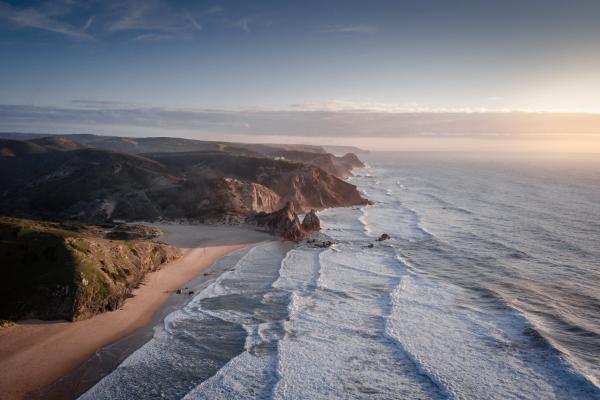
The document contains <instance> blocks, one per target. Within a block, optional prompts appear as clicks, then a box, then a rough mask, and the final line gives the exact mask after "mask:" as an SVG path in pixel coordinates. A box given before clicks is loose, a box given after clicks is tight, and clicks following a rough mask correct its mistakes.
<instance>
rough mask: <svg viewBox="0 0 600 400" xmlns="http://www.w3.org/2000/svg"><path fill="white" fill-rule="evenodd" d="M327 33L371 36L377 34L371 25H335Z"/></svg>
mask: <svg viewBox="0 0 600 400" xmlns="http://www.w3.org/2000/svg"><path fill="white" fill-rule="evenodd" d="M327 31H328V32H331V33H355V34H363V35H372V34H374V33H376V32H377V28H376V27H374V26H372V25H363V24H358V25H336V26H333V27H330V28H329V29H328V30H327Z"/></svg>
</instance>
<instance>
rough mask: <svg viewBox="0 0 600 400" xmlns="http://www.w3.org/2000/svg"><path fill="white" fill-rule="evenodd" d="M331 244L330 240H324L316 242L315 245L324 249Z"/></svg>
mask: <svg viewBox="0 0 600 400" xmlns="http://www.w3.org/2000/svg"><path fill="white" fill-rule="evenodd" d="M331 245H333V242H332V241H331V240H325V241H324V242H321V243H318V244H316V245H315V247H321V248H324V249H326V248H328V247H331Z"/></svg>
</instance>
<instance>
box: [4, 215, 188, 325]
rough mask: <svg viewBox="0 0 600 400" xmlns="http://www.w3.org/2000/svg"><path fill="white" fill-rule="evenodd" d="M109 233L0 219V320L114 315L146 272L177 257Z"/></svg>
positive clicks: (160, 246)
mask: <svg viewBox="0 0 600 400" xmlns="http://www.w3.org/2000/svg"><path fill="white" fill-rule="evenodd" d="M71 229H73V230H71ZM138 229H139V228H138ZM107 233H108V232H107V231H106V228H105V229H103V228H102V227H98V226H85V225H73V226H70V225H67V224H55V223H47V222H39V221H31V220H24V219H16V218H8V217H0V260H2V263H0V273H1V274H2V279H0V319H7V320H16V319H25V318H39V319H68V320H79V319H85V318H88V317H90V316H92V315H94V314H97V313H99V312H102V311H106V310H114V309H116V308H118V307H120V305H121V304H122V303H123V301H124V300H125V299H126V298H127V296H128V295H129V293H130V292H131V290H132V289H133V288H134V287H135V286H137V285H138V284H139V282H140V281H141V280H142V279H143V277H144V275H145V273H146V272H148V271H153V270H156V269H157V268H159V267H160V265H161V264H163V263H165V262H168V261H170V260H172V259H174V258H176V257H177V256H178V251H177V249H174V248H172V247H170V246H167V245H164V244H159V243H154V242H150V241H143V240H109V239H106V238H105V237H106V236H107Z"/></svg>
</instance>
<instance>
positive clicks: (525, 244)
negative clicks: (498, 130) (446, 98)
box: [82, 154, 600, 400]
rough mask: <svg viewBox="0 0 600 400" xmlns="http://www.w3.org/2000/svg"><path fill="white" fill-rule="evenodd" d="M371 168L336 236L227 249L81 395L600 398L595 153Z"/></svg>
mask: <svg viewBox="0 0 600 400" xmlns="http://www.w3.org/2000/svg"><path fill="white" fill-rule="evenodd" d="M368 162H369V166H367V167H366V168H363V169H360V170H356V171H355V176H354V177H352V178H351V179H350V181H351V182H352V183H353V184H355V185H357V186H358V188H359V189H360V190H361V191H363V193H364V194H365V196H366V197H368V198H369V199H371V200H372V201H373V202H374V204H373V205H370V206H362V207H349V208H337V209H329V210H325V211H321V212H320V213H319V217H320V218H321V221H322V226H323V232H322V234H323V235H324V237H327V238H330V239H332V240H333V241H334V242H335V244H334V245H333V246H331V247H330V248H326V249H323V248H318V247H313V246H311V245H310V244H301V245H299V246H292V245H290V244H286V243H282V242H267V243H262V244H259V245H258V246H256V247H254V248H252V249H251V250H241V251H238V252H235V253H233V254H231V255H229V256H227V257H225V258H223V259H221V260H220V261H218V262H217V265H215V267H214V268H213V271H214V272H215V276H217V277H216V278H214V279H212V280H209V281H208V282H207V283H206V284H205V285H204V287H203V288H202V290H201V291H199V292H198V294H197V295H196V296H195V297H194V298H193V299H192V300H191V301H190V302H189V303H188V304H187V305H186V306H185V307H184V308H183V309H181V310H179V311H176V312H174V313H173V314H171V315H169V316H168V317H167V318H166V319H165V321H164V324H162V325H160V326H157V327H156V330H155V335H154V338H153V339H152V340H151V341H149V342H148V343H146V344H145V345H144V346H143V347H141V348H140V349H139V350H137V351H136V352H135V353H133V354H132V355H131V356H130V357H129V358H127V359H126V360H125V362H123V363H122V364H121V365H120V366H119V367H118V368H117V369H116V370H114V371H113V372H112V373H111V374H110V375H108V376H107V377H105V378H104V379H103V380H102V381H100V382H99V383H98V384H97V385H96V386H94V387H93V388H92V389H90V390H89V391H88V392H87V393H85V394H84V395H83V396H82V398H83V399H131V398H148V399H149V398H167V399H182V398H183V399H190V400H192V399H231V398H238V399H252V398H260V399H270V398H276V399H331V398H373V399H447V398H451V399H600V389H599V388H598V385H599V382H600V175H599V174H598V171H600V169H598V168H597V165H596V164H594V163H592V165H590V164H587V163H575V164H574V165H573V164H570V163H567V164H545V163H539V164H536V163H524V162H522V161H514V160H508V161H507V160H502V161H491V160H480V159H477V160H473V159H464V158H453V157H439V156H436V157H433V156H419V157H417V156H411V155H405V154H395V155H390V154H388V155H377V154H375V155H372V156H370V157H369V160H368ZM382 233H387V234H389V235H390V236H391V239H390V240H386V241H377V240H376V239H377V238H378V237H379V236H380V235H381V234H382Z"/></svg>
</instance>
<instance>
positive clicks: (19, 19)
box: [0, 2, 94, 40]
mask: <svg viewBox="0 0 600 400" xmlns="http://www.w3.org/2000/svg"><path fill="white" fill-rule="evenodd" d="M53 14H54V13H51V12H48V13H43V12H42V11H40V10H37V9H34V8H24V9H20V8H15V7H13V6H11V5H10V4H7V3H4V2H0V20H5V21H7V22H8V23H9V24H10V25H12V26H13V27H15V28H33V29H40V30H43V31H47V32H53V33H57V34H61V35H64V36H67V37H69V38H71V39H76V40H94V38H93V37H92V36H91V35H90V34H88V33H86V32H85V30H84V29H80V28H77V27H75V26H73V25H72V24H69V23H67V22H64V21H61V20H59V19H56V18H53V17H51V15H53Z"/></svg>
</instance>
